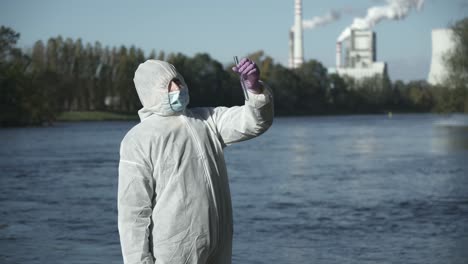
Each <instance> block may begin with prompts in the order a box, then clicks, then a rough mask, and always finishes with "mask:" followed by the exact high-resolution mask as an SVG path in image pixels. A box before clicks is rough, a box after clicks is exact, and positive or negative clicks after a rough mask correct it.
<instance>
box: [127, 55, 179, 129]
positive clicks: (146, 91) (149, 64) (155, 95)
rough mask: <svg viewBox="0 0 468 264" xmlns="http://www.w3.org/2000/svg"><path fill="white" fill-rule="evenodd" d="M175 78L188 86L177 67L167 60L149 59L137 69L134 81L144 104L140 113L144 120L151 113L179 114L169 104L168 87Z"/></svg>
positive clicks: (161, 114) (162, 114)
mask: <svg viewBox="0 0 468 264" xmlns="http://www.w3.org/2000/svg"><path fill="white" fill-rule="evenodd" d="M173 79H179V80H180V81H181V82H182V84H183V85H184V87H187V84H186V83H185V80H184V78H183V77H182V75H181V74H180V73H178V72H177V70H176V68H175V67H174V66H173V65H172V64H170V63H167V62H165V61H160V60H147V61H145V62H144V63H141V64H140V65H139V66H138V68H137V70H136V71H135V76H134V78H133V82H134V83H135V88H136V90H137V93H138V97H139V98H140V102H141V104H142V105H143V108H141V109H140V110H139V111H138V115H139V117H140V119H141V121H143V120H144V119H146V118H148V117H149V116H151V115H154V114H156V115H160V116H171V115H177V114H178V113H177V112H174V111H173V110H172V109H171V107H170V104H169V95H168V87H169V84H170V82H171V81H172V80H173Z"/></svg>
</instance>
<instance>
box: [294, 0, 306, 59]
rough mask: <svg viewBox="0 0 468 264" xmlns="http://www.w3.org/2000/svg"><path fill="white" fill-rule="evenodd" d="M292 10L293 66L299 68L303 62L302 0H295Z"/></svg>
mask: <svg viewBox="0 0 468 264" xmlns="http://www.w3.org/2000/svg"><path fill="white" fill-rule="evenodd" d="M294 10H295V12H294V13H295V16H294V68H299V67H300V66H301V65H302V63H303V62H304V55H303V52H304V48H303V39H302V0H296V2H295V5H294Z"/></svg>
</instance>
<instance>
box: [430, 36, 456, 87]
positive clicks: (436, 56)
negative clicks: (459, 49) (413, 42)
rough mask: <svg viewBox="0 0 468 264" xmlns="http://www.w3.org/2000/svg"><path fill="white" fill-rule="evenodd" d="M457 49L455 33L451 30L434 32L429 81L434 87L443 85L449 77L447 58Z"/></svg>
mask: <svg viewBox="0 0 468 264" xmlns="http://www.w3.org/2000/svg"><path fill="white" fill-rule="evenodd" d="M454 47H455V42H454V40H453V32H452V30H450V29H434V30H432V60H431V69H430V71H429V76H428V78H427V81H428V82H429V83H430V84H432V85H437V84H441V83H442V82H443V81H444V80H445V78H446V77H448V69H447V67H446V65H445V58H446V57H447V54H448V52H449V51H451V50H452V49H453V48H454Z"/></svg>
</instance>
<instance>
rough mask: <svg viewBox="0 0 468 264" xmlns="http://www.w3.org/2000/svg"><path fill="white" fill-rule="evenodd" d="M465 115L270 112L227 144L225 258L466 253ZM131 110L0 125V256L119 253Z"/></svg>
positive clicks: (26, 258)
mask: <svg viewBox="0 0 468 264" xmlns="http://www.w3.org/2000/svg"><path fill="white" fill-rule="evenodd" d="M454 119H463V120H466V116H456V117H455V118H454V116H438V115H394V116H393V117H392V118H388V117H386V116H380V115H369V116H338V117H336V116H335V117H300V118H293V117H288V118H276V119H275V122H274V124H273V126H272V127H271V129H270V130H269V131H268V132H266V133H265V134H264V135H262V136H261V137H258V138H256V139H253V140H250V141H248V142H243V143H239V144H237V145H233V146H230V147H228V148H227V149H226V162H227V166H228V172H229V176H230V183H231V192H232V198H233V207H234V225H235V226H234V248H233V263H236V264H241V263H242V264H243V263H259V264H260V263H265V264H266V263H424V264H426V263H444V264H448V263H460V264H461V263H468V130H467V129H466V127H465V128H460V127H459V126H458V125H459V122H458V121H456V122H453V120H454ZM135 124H136V123H135V122H77V123H57V124H55V125H54V126H53V127H47V128H31V127H30V128H8V129H0V146H1V147H0V173H1V174H0V263H4V264H9V263H29V264H32V263H41V264H42V263H68V264H74V263H77V264H78V263H80V264H82V263H84V264H86V263H122V257H121V252H120V245H119V238H118V231H117V218H116V217H117V210H116V193H117V176H118V175H117V168H118V158H119V154H118V151H119V144H120V141H121V139H122V138H123V136H124V135H125V133H126V132H127V131H128V130H129V129H130V128H131V127H132V126H133V125H135Z"/></svg>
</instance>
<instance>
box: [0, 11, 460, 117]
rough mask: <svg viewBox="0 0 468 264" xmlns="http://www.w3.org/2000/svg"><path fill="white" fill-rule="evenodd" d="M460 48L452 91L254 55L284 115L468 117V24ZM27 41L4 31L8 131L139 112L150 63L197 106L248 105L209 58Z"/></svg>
mask: <svg viewBox="0 0 468 264" xmlns="http://www.w3.org/2000/svg"><path fill="white" fill-rule="evenodd" d="M453 30H454V32H455V35H456V36H457V43H458V44H457V48H456V49H455V51H454V53H453V54H451V55H450V56H449V57H448V59H447V63H448V65H449V67H450V69H451V71H450V72H451V75H450V76H449V78H447V81H446V82H445V83H444V85H441V86H431V85H429V84H428V83H427V82H426V81H424V80H418V81H411V82H407V83H405V82H402V81H395V82H391V81H390V79H389V78H388V76H375V77H372V78H367V79H363V80H359V81H358V80H354V79H352V78H348V77H340V76H338V75H336V74H328V73H327V69H326V68H325V67H324V66H323V65H322V64H321V63H320V62H319V61H316V60H309V61H306V62H305V63H304V64H303V65H302V66H301V67H300V68H298V69H289V68H286V67H284V66H283V65H281V64H279V63H276V62H275V61H274V60H273V58H271V57H270V56H268V55H267V54H265V53H264V52H263V51H257V52H254V53H252V54H249V55H248V57H250V58H251V59H253V60H254V61H256V63H257V64H258V65H259V68H260V71H261V79H263V80H266V81H267V83H268V84H269V86H270V87H271V88H272V90H273V92H274V94H275V97H274V98H275V113H276V114H277V115H317V114H321V115H323V114H363V113H384V112H430V111H433V112H465V113H466V112H468V87H467V84H468V73H467V69H468V67H467V61H468V60H467V56H468V55H467V54H468V52H467V51H468V49H467V45H468V44H467V43H468V37H467V35H468V33H467V32H468V18H466V19H464V20H461V21H459V22H457V23H456V24H455V25H454V26H453ZM19 37H20V34H19V33H18V32H15V31H14V30H13V29H11V28H8V27H4V26H1V28H0V105H1V109H0V125H1V126H11V125H28V124H44V123H53V122H54V121H55V119H56V117H57V115H58V114H59V113H61V112H64V111H112V112H119V113H135V112H136V111H137V110H138V109H140V108H141V104H140V101H139V99H138V95H137V93H136V91H135V88H134V84H133V75H134V73H135V70H136V68H137V67H138V65H139V64H140V63H142V62H144V61H145V60H147V59H160V60H166V61H168V62H170V63H172V64H173V65H174V66H175V67H176V68H177V70H178V71H179V72H180V73H181V74H182V75H183V76H184V78H185V80H186V82H187V84H188V86H189V89H190V100H191V102H190V107H196V106H218V105H224V106H232V105H239V104H242V103H243V94H242V91H241V89H240V84H239V77H238V76H237V75H236V74H234V73H233V72H232V71H231V67H232V66H233V65H226V66H223V65H222V64H221V63H220V62H218V61H216V60H214V59H213V58H211V57H210V55H209V54H207V53H199V54H196V55H194V56H192V57H189V56H186V55H184V54H182V53H170V54H165V53H164V52H163V51H160V52H158V53H157V52H155V51H152V52H151V53H150V54H148V55H145V54H144V52H143V51H142V50H141V49H139V48H136V47H135V46H131V47H125V46H121V47H112V48H110V47H107V46H106V47H103V45H102V44H101V43H100V42H95V43H94V44H90V43H86V44H85V43H83V42H82V40H81V39H76V40H73V39H70V38H67V39H64V38H62V37H61V36H58V37H54V38H50V39H49V40H47V42H46V43H44V42H43V41H41V40H39V41H37V42H36V43H35V44H34V46H33V47H32V49H30V50H21V49H19V48H18V47H16V43H17V41H18V39H19Z"/></svg>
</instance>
